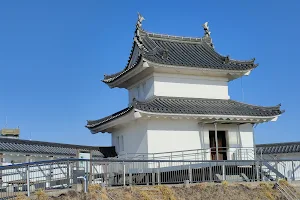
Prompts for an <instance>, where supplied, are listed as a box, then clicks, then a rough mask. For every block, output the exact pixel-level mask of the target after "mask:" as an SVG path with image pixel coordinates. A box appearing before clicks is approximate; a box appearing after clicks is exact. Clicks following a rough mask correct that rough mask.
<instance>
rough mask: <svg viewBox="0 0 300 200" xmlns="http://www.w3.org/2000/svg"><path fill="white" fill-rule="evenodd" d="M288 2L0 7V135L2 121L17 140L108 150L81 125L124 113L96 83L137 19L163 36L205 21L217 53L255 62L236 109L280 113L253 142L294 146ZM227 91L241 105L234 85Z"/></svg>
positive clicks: (123, 58)
mask: <svg viewBox="0 0 300 200" xmlns="http://www.w3.org/2000/svg"><path fill="white" fill-rule="evenodd" d="M288 2H289V3H287V2H284V1H275V0H273V1H260V0H252V1H224V0H220V1H189V0H185V1H174V0H173V1H153V0H152V1H98V0H94V1H93V0H90V1H79V0H78V1H76V0H72V1H71V0H70V1H67V0H64V1H57V0H56V1H50V0H49V1H38V0H35V1H34V0H32V1H1V2H0V128H1V127H3V126H4V125H5V116H7V117H8V126H9V127H17V126H20V128H21V138H23V139H29V137H30V133H31V137H32V139H34V140H45V141H53V142H64V143H76V144H87V145H110V135H109V134H97V135H92V134H91V133H90V132H89V131H88V130H87V129H86V128H85V127H84V126H85V124H86V120H87V119H98V118H101V117H104V116H106V115H109V114H111V113H113V112H116V111H119V110H120V109H122V108H124V107H126V106H127V104H128V98H127V92H126V90H124V89H109V88H108V86H106V85H105V84H103V83H102V82H101V80H102V78H103V75H104V74H111V73H114V72H117V71H119V70H121V69H122V68H123V67H124V66H125V65H126V62H127V59H128V56H129V53H130V49H131V45H132V38H133V33H134V28H135V22H136V19H137V12H140V13H142V14H143V16H144V17H145V18H146V20H145V21H144V23H143V27H144V28H145V29H146V30H148V31H151V32H156V33H164V34H170V35H180V36H195V37H199V36H203V29H202V26H201V25H202V24H203V23H204V22H206V21H208V22H209V25H210V29H211V32H212V33H211V36H212V38H213V42H214V45H215V48H216V50H217V51H218V52H219V53H221V54H223V55H230V57H232V58H234V59H251V58H253V57H255V58H256V62H257V63H259V67H258V68H257V69H255V70H254V71H253V72H252V73H251V75H250V76H249V77H245V78H243V89H244V101H245V102H247V103H251V104H259V105H265V106H269V105H277V104H278V103H282V107H283V109H285V110H286V113H285V114H283V115H282V116H281V117H280V118H279V120H278V121H277V122H275V123H274V122H272V123H267V124H262V125H259V126H258V127H257V128H256V130H255V137H256V141H257V143H267V142H283V141H300V134H299V128H298V124H299V122H300V121H299V118H298V117H299V113H300V106H299V105H298V102H299V100H300V94H299V78H298V76H299V73H300V66H299V50H298V48H299V46H300V40H299V35H300V27H299V22H298V20H299V18H300V13H299V9H300V2H299V1H296V0H294V1H288ZM229 92H230V96H231V98H232V99H234V100H239V101H242V100H243V99H242V90H241V80H240V79H239V80H235V81H233V82H231V83H230V89H229Z"/></svg>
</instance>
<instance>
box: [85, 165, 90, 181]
mask: <svg viewBox="0 0 300 200" xmlns="http://www.w3.org/2000/svg"><path fill="white" fill-rule="evenodd" d="M85 170H86V174H85V179H86V182H87V183H88V182H89V163H88V161H85Z"/></svg>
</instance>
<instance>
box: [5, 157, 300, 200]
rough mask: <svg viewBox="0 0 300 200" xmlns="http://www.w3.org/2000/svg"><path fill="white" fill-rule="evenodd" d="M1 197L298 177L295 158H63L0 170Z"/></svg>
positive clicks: (298, 170)
mask: <svg viewBox="0 0 300 200" xmlns="http://www.w3.org/2000/svg"><path fill="white" fill-rule="evenodd" d="M0 177H1V182H0V186H1V187H0V198H1V199H4V198H13V197H14V196H16V195H17V194H18V193H26V194H27V195H28V196H30V194H32V193H33V192H35V191H36V190H37V189H38V188H42V189H44V190H54V189H61V188H70V187H73V186H76V185H78V184H79V185H81V184H82V182H84V180H86V183H87V184H102V185H105V186H126V185H158V184H179V183H184V182H189V183H200V182H221V181H225V180H226V181H234V182H255V181H275V180H278V179H281V178H284V179H289V180H299V179H300V160H226V161H202V160H200V161H195V160H192V161H186V160H173V161H166V160H108V159H103V160H85V159H62V160H51V161H42V162H35V163H24V164H17V165H11V166H3V167H0Z"/></svg>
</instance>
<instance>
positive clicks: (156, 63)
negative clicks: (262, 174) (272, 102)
mask: <svg viewBox="0 0 300 200" xmlns="http://www.w3.org/2000/svg"><path fill="white" fill-rule="evenodd" d="M143 19H144V18H143V17H142V16H141V15H139V18H138V21H137V24H136V30H135V33H134V41H133V46H132V49H131V53H130V57H129V61H128V63H127V65H126V67H125V68H124V69H123V70H121V71H120V72H117V73H115V74H112V75H105V76H104V80H103V82H104V83H105V84H107V85H108V86H109V87H111V88H125V89H127V90H128V94H129V95H128V96H129V106H128V107H127V108H125V109H123V110H121V111H119V112H117V113H114V114H112V115H110V116H107V117H105V118H102V119H98V120H88V122H87V125H86V127H87V128H88V129H89V130H90V131H91V132H92V133H99V132H102V133H104V132H108V133H111V134H112V145H113V146H116V150H117V152H118V153H119V154H127V155H129V154H133V155H142V154H143V155H149V154H151V155H152V154H161V155H163V153H164V152H175V151H187V150H192V149H201V152H199V151H197V154H198V155H197V156H199V157H198V159H205V160H210V159H212V160H228V159H254V156H255V153H254V146H255V145H254V137H253V126H254V125H255V124H259V123H264V122H269V121H276V120H277V118H278V116H280V115H281V114H282V113H283V111H282V110H281V109H280V105H277V106H271V107H264V106H257V105H251V104H246V103H242V102H238V101H234V100H231V99H230V96H229V94H228V83H229V82H230V81H233V80H235V79H238V78H240V77H242V76H245V75H249V74H250V72H251V71H252V70H254V69H255V68H256V67H257V64H255V62H254V61H255V59H252V60H244V61H242V60H234V59H232V58H230V57H229V56H222V55H221V54H219V53H218V52H217V51H216V50H215V48H214V45H213V42H212V38H211V36H210V34H211V33H210V31H209V27H208V25H207V23H205V24H204V25H203V27H204V36H203V37H201V38H192V37H181V36H170V35H162V34H155V33H151V32H148V31H145V30H144V29H143V28H142V21H143Z"/></svg>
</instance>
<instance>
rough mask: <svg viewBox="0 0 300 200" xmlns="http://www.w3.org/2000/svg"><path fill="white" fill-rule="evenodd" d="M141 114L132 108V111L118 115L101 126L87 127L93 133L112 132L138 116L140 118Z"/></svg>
mask: <svg viewBox="0 0 300 200" xmlns="http://www.w3.org/2000/svg"><path fill="white" fill-rule="evenodd" d="M140 117H141V115H140V113H139V112H136V111H135V110H134V109H132V110H131V111H130V112H128V113H126V114H124V115H122V116H120V117H117V118H115V119H113V120H111V121H108V122H107V123H104V124H102V125H99V126H95V127H87V126H86V127H87V128H88V129H89V130H90V131H91V133H92V134H95V133H99V132H101V133H106V132H107V133H111V132H112V131H113V130H114V128H115V127H117V126H120V125H125V124H127V123H130V122H131V121H134V120H136V119H138V118H140Z"/></svg>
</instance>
